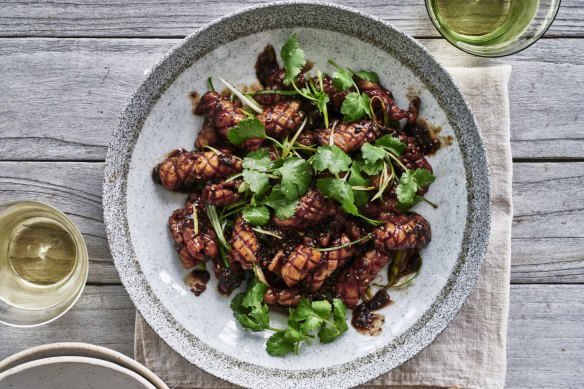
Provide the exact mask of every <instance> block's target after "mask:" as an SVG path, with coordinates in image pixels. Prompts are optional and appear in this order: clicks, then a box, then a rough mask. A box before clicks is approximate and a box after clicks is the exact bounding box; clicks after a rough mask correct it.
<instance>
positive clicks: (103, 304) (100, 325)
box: [0, 285, 135, 360]
mask: <svg viewBox="0 0 584 389" xmlns="http://www.w3.org/2000/svg"><path fill="white" fill-rule="evenodd" d="M134 318H135V308H134V304H133V303H132V301H131V300H130V298H129V297H128V294H127V293H126V290H125V289H124V288H123V287H122V286H121V285H87V286H86V287H85V290H84V291H83V295H82V296H81V298H80V299H79V301H78V302H77V304H76V305H75V306H74V307H73V308H71V310H70V311H69V312H67V313H66V314H65V315H64V316H63V317H61V318H59V319H57V320H55V321H54V322H52V323H50V324H47V325H44V326H40V327H35V328H12V327H7V326H4V325H2V324H0V360H2V359H4V358H6V357H8V356H10V355H12V354H14V353H16V352H18V351H21V350H25V349H27V348H30V347H34V346H39V345H42V344H47V343H56V342H85V343H92V344H98V345H100V346H105V347H109V348H111V349H114V350H116V351H119V352H121V353H124V354H126V355H130V356H132V355H133V354H134V338H133V331H134Z"/></svg>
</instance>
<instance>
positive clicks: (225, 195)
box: [203, 180, 243, 207]
mask: <svg viewBox="0 0 584 389" xmlns="http://www.w3.org/2000/svg"><path fill="white" fill-rule="evenodd" d="M242 183H243V180H231V181H224V182H221V183H219V184H211V185H207V186H206V187H205V188H203V199H204V200H205V203H206V204H209V205H214V206H216V207H224V206H226V205H229V204H233V203H234V202H236V201H237V200H239V199H240V198H241V193H239V191H238V188H239V186H240V185H241V184H242Z"/></svg>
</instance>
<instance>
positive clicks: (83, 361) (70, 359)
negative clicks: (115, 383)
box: [0, 355, 156, 389]
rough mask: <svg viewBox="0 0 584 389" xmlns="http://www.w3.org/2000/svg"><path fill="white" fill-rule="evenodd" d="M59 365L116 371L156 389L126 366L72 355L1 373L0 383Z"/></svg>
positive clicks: (39, 360)
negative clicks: (8, 378) (39, 369)
mask: <svg viewBox="0 0 584 389" xmlns="http://www.w3.org/2000/svg"><path fill="white" fill-rule="evenodd" d="M58 363H69V364H80V365H92V366H99V367H103V368H106V369H108V370H111V371H116V372H118V373H120V374H122V375H124V376H126V377H129V378H131V379H132V380H134V381H135V382H139V383H140V384H142V385H143V386H144V387H145V388H151V389H156V387H155V386H154V385H153V384H152V383H151V382H150V381H149V380H148V379H147V378H146V377H144V376H142V375H141V374H138V373H137V372H135V371H134V370H132V369H129V368H127V367H125V366H122V365H118V364H117V363H114V362H111V361H107V360H105V359H100V358H93V357H80V356H70V355H65V356H56V357H47V358H40V359H35V360H32V361H28V362H25V363H22V364H20V365H17V366H14V367H12V368H10V369H7V370H5V371H3V372H2V373H0V382H1V381H2V380H3V379H5V378H7V377H9V376H12V375H15V374H20V373H23V372H25V371H28V370H31V369H35V368H37V367H40V366H50V365H54V364H58ZM60 374H62V373H60Z"/></svg>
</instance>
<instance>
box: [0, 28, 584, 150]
mask: <svg viewBox="0 0 584 389" xmlns="http://www.w3.org/2000/svg"><path fill="white" fill-rule="evenodd" d="M176 43H177V41H175V40H161V39H153V40H137V39H63V40H54V39H18V40H16V39H0V71H1V72H2V77H0V90H2V92H3V103H2V104H1V105H0V115H2V118H3V120H2V121H0V159H4V160H30V159H44V160H71V159H73V160H103V159H104V157H105V152H106V150H107V144H108V143H109V138H110V134H111V132H112V130H113V128H114V127H115V123H116V120H117V117H118V115H119V112H120V111H121V110H122V108H123V105H124V104H125V102H126V100H127V99H128V97H129V96H130V94H131V93H132V91H133V90H134V88H135V87H136V85H137V84H138V82H139V81H140V80H141V79H142V78H143V76H144V72H145V71H146V70H147V69H149V68H150V67H151V66H153V65H154V64H155V63H156V62H157V61H158V60H159V59H160V57H161V56H162V55H163V53H165V52H166V51H168V50H169V49H170V48H171V47H172V46H173V45H174V44H176ZM422 43H423V44H425V45H426V46H427V47H429V49H430V50H431V51H432V52H433V53H435V54H436V55H437V57H438V58H439V59H440V60H441V61H443V62H444V63H445V64H446V65H449V66H480V65H493V64H499V63H511V64H512V65H513V66H514V70H513V75H512V78H511V84H510V92H509V93H510V101H511V125H512V136H511V137H512V148H513V155H514V157H515V158H582V157H584V137H583V136H582V131H581V128H580V123H581V122H582V121H584V113H583V112H582V110H581V109H580V107H579V104H580V102H581V101H582V100H583V99H584V91H583V90H582V88H580V87H579V85H580V83H581V82H580V81H578V80H579V78H581V77H583V76H584V45H582V44H581V41H580V40H578V39H558V40H555V39H554V40H545V41H541V42H539V43H537V44H536V45H535V46H533V47H531V48H530V49H529V50H526V51H524V52H522V53H519V54H517V55H515V56H513V57H509V58H504V59H498V60H486V59H481V58H476V57H472V56H470V55H466V54H463V53H461V52H460V51H458V50H456V49H455V48H454V47H452V46H451V45H450V44H448V43H447V42H445V41H444V40H436V39H430V40H423V41H422ZM581 81H584V80H581Z"/></svg>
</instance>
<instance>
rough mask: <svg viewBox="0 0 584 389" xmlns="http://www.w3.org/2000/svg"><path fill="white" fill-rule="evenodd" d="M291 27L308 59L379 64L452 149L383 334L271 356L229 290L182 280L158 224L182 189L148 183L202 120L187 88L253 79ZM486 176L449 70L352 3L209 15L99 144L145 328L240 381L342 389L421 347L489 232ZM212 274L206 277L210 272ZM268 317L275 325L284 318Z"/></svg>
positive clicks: (120, 253)
mask: <svg viewBox="0 0 584 389" xmlns="http://www.w3.org/2000/svg"><path fill="white" fill-rule="evenodd" d="M292 33H296V35H297V37H298V40H299V42H300V44H301V46H302V47H303V49H304V51H305V52H306V55H307V57H308V58H309V59H310V60H312V61H314V62H315V68H320V69H322V70H323V71H327V72H331V71H332V70H333V69H331V67H330V66H329V65H327V60H328V59H329V58H334V60H335V61H336V62H337V63H340V64H344V65H345V66H348V67H350V68H353V69H369V70H373V71H376V72H377V73H378V74H379V75H380V78H381V80H382V83H383V84H384V85H385V86H386V87H387V88H389V89H390V90H392V91H393V94H394V96H395V98H396V100H397V102H398V103H399V105H400V106H407V104H408V98H407V96H408V95H411V94H412V93H415V94H417V95H419V96H420V98H421V100H422V109H421V117H422V118H424V119H426V120H427V121H428V122H429V123H431V124H432V125H433V126H435V127H437V128H438V127H439V128H441V132H440V136H441V137H445V138H448V139H450V140H451V142H450V143H451V144H450V145H449V146H446V147H444V148H443V149H441V150H440V151H439V152H438V153H436V154H435V155H433V156H431V157H430V162H431V164H432V166H433V167H434V169H435V174H436V176H437V177H438V178H437V180H436V182H435V183H434V184H433V185H432V188H431V189H430V192H429V193H428V195H427V197H428V198H431V199H432V200H433V201H435V202H437V203H438V204H439V207H438V208H437V209H432V208H431V207H429V206H427V205H426V204H420V205H418V206H417V208H416V211H417V212H419V213H421V214H422V215H424V216H425V217H426V218H427V219H428V220H429V221H430V223H431V225H432V230H433V239H432V242H431V244H430V245H429V246H428V247H427V248H426V249H425V250H424V251H423V253H422V255H423V257H424V267H423V269H422V272H421V274H420V276H419V277H418V278H417V279H416V281H415V282H414V283H413V284H412V286H410V287H408V288H404V289H401V290H397V291H392V293H391V297H392V299H393V300H394V301H395V303H394V304H392V305H391V306H389V307H387V308H385V309H384V310H383V311H382V313H383V314H385V324H384V327H383V331H382V333H381V335H379V336H376V337H367V336H363V335H360V334H359V333H357V332H356V331H354V330H353V329H352V328H351V329H350V330H349V331H348V332H347V333H346V334H345V335H343V337H342V338H340V339H338V340H337V341H335V342H334V343H331V344H327V345H323V344H318V342H317V343H316V344H313V345H312V346H311V347H306V348H302V350H301V352H300V353H299V355H291V356H288V357H285V358H274V357H270V356H269V355H268V354H266V352H265V347H264V343H265V341H266V338H267V337H268V336H269V333H267V331H266V333H252V332H249V331H248V330H245V329H242V328H241V327H240V326H239V325H238V324H237V322H236V321H235V319H234V318H233V316H232V313H231V310H230V309H229V303H230V298H226V297H223V296H221V295H220V294H219V293H217V292H216V291H215V290H216V288H215V286H216V283H215V282H214V281H213V280H212V281H210V284H209V285H208V288H207V291H206V292H205V293H204V294H203V295H202V296H201V297H198V298H197V297H195V296H194V295H193V294H192V293H191V292H190V291H189V289H188V287H186V286H185V284H184V282H183V278H184V276H185V271H184V270H183V269H182V267H181V265H180V262H179V260H178V258H177V255H176V253H175V251H174V249H173V246H172V239H171V237H170V234H169V232H168V229H167V226H166V222H167V220H168V217H169V215H170V214H171V213H172V211H173V210H175V209H177V208H180V207H182V204H183V203H184V200H185V195H184V194H177V193H170V192H167V191H165V190H164V189H163V188H162V187H160V186H158V185H156V184H154V183H153V181H152V180H151V178H150V177H151V170H152V168H153V167H154V166H155V164H156V163H157V162H159V161H160V160H161V159H163V158H164V156H165V154H166V153H167V152H169V151H170V150H173V149H176V148H178V147H183V148H186V149H192V148H193V141H194V139H195V136H196V133H197V131H198V129H199V128H200V127H201V124H202V118H201V117H196V116H193V115H192V113H191V109H192V107H191V100H190V99H189V93H190V92H191V91H198V92H204V91H205V90H206V80H207V77H209V76H212V77H214V78H215V79H217V77H218V76H221V77H223V78H225V79H226V80H227V81H229V82H231V83H234V84H237V85H242V84H250V83H252V82H254V81H255V71H254V63H255V59H256V56H257V54H258V53H259V52H260V51H261V50H262V49H263V48H264V46H265V45H266V44H268V43H271V44H273V45H274V46H275V47H277V48H279V47H281V45H282V44H283V43H284V42H285V40H286V39H287V38H288V37H289V36H290V35H291V34H292ZM488 188H489V176H488V168H487V161H486V156H485V150H484V148H483V142H482V140H481V137H480V134H479V131H478V129H477V125H476V123H475V120H474V118H473V115H472V113H471V112H470V110H469V108H468V105H467V104H466V102H465V100H464V98H463V96H462V95H461V93H460V91H459V90H458V88H457V87H456V85H455V84H454V82H453V81H452V79H451V77H450V76H449V75H448V73H447V72H446V71H445V69H444V68H443V67H441V66H440V65H439V64H438V63H437V62H436V60H434V58H433V57H432V56H431V55H430V54H429V53H428V51H427V50H426V49H424V48H423V47H422V46H421V45H420V44H419V43H418V42H416V41H415V40H414V39H412V38H411V37H409V36H408V35H406V34H404V33H403V32H401V31H399V30H397V29H396V28H394V27H393V26H391V25H389V24H387V23H385V22H383V21H381V20H379V19H376V18H374V17H372V16H369V15H365V14H363V13H360V12H358V11H355V10H351V9H348V8H345V7H340V6H336V5H330V4H324V3H319V2H310V3H298V2H291V3H288V2H283V3H274V4H267V5H260V6H257V7H253V8H249V9H246V10H244V11H241V12H237V13H234V14H231V15H228V16H226V17H224V18H221V19H219V20H216V21H214V22H212V23H210V24H209V25H207V26H205V27H204V28H202V29H200V30H198V31H196V32H195V33H193V34H192V35H190V36H188V37H187V38H186V39H184V40H183V41H182V42H180V43H179V44H178V46H177V47H176V48H174V49H173V50H172V51H171V52H170V53H169V54H167V55H166V56H165V57H164V58H163V59H162V60H161V61H160V63H159V64H158V65H156V66H155V67H154V69H153V70H152V71H151V72H150V73H149V74H148V75H147V77H146V79H145V81H144V82H143V83H142V84H141V85H140V86H139V87H138V89H137V90H136V91H135V92H134V94H133V96H132V97H131V99H130V101H129V103H128V105H127V106H126V107H125V109H124V111H123V113H122V115H121V118H120V121H119V123H118V126H117V128H116V130H115V131H114V135H113V140H112V142H111V144H110V148H109V150H108V153H107V161H106V167H105V178H104V189H103V206H104V220H105V224H106V229H107V236H108V240H109V244H110V248H111V251H112V255H113V258H114V261H115V265H116V268H117V269H118V272H119V274H120V278H121V280H122V282H123V284H124V286H125V287H126V289H127V291H128V293H129V295H130V297H131V298H132V300H133V301H134V303H135V305H136V307H137V308H138V310H139V311H140V313H141V314H142V316H143V317H144V318H145V319H146V321H147V322H148V323H149V324H150V326H152V327H153V329H154V330H155V331H156V332H157V333H158V334H159V335H160V336H161V337H162V338H163V339H164V340H165V341H166V342H167V343H168V344H169V345H170V346H171V347H172V348H173V349H174V350H176V351H177V352H178V353H179V354H180V355H182V356H183V357H185V358H186V359H187V360H189V361H190V362H192V363H194V364H196V365H198V366H199V367H200V368H202V369H204V370H206V371H207V372H209V373H211V374H214V375H216V376H218V377H220V378H222V379H225V380H227V381H230V382H233V383H235V384H238V385H242V386H247V387H256V388H257V387H262V388H268V387H278V388H308V387H319V388H344V387H350V386H354V385H357V384H359V383H363V382H366V381H368V380H370V379H372V378H375V377H377V376H379V375H380V374H382V373H385V372H387V371H389V370H391V369H393V368H395V367H396V366H399V365H400V364H402V363H403V362H405V361H406V360H408V359H409V358H411V357H412V356H414V355H416V354H417V353H418V352H420V350H422V349H423V348H424V347H425V346H427V345H428V344H429V343H430V342H432V340H434V339H435V338H436V336H437V335H438V334H439V333H440V332H441V331H442V330H443V329H444V328H445V327H446V326H447V325H448V323H449V322H450V321H451V320H452V318H453V317H454V315H455V314H456V312H457V311H458V310H459V308H460V306H461V305H462V303H463V302H464V299H465V298H466V296H467V295H468V293H469V291H470V289H471V288H472V285H473V284H474V281H475V279H476V277H477V274H478V271H479V269H480V266H481V263H482V260H483V255H484V252H485V248H486V243H487V238H488V231H489V189H488ZM212 278H213V277H212ZM280 316H281V315H273V316H272V318H273V321H274V323H273V324H274V325H275V326H281V325H282V323H283V322H284V318H283V317H280Z"/></svg>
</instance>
